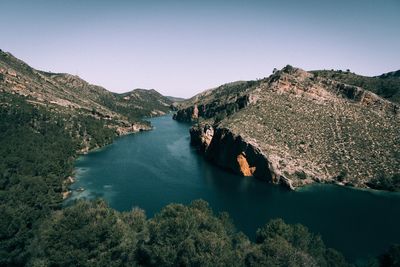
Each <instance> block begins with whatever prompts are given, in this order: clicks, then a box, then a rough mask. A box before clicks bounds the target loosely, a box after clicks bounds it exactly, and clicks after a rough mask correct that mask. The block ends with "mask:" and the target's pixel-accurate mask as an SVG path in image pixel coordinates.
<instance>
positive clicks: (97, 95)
mask: <svg viewBox="0 0 400 267" xmlns="http://www.w3.org/2000/svg"><path fill="white" fill-rule="evenodd" d="M0 92H1V93H10V94H14V95H20V96H23V97H24V98H25V99H26V101H27V102H29V103H31V104H33V105H36V106H42V107H45V108H46V109H47V110H49V111H52V112H55V113H61V114H69V115H71V116H72V117H82V116H89V117H92V118H94V119H96V120H100V121H103V122H104V123H105V124H106V126H107V127H109V128H113V129H115V131H116V132H117V134H125V133H128V132H135V131H137V130H139V129H149V124H148V123H147V122H144V121H142V118H143V117H151V116H156V115H162V114H165V113H167V112H169V110H170V106H171V104H172V101H170V100H169V99H168V98H166V97H164V96H162V95H161V94H159V93H158V92H157V91H155V90H144V89H136V90H133V91H131V92H128V93H124V94H116V93H112V92H109V91H107V90H106V89H105V88H103V87H100V86H97V85H92V84H89V83H87V82H86V81H84V80H82V79H81V78H79V77H78V76H74V75H70V74H65V73H51V72H43V71H39V70H35V69H34V68H32V67H30V66H29V65H27V64H26V63H24V62H23V61H21V60H19V59H17V58H15V57H14V56H13V55H11V54H10V53H6V52H3V51H1V50H0Z"/></svg>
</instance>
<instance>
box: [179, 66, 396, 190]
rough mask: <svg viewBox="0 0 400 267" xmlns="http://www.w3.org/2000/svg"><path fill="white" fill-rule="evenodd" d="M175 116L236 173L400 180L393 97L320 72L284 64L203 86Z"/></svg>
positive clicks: (278, 178) (299, 181)
mask: <svg viewBox="0 0 400 267" xmlns="http://www.w3.org/2000/svg"><path fill="white" fill-rule="evenodd" d="M242 84H243V83H242ZM214 96H215V97H214ZM175 119H177V120H180V121H192V122H198V123H197V124H196V125H195V126H194V127H192V129H191V140H192V143H193V144H194V145H197V146H198V147H199V150H200V151H201V152H202V153H204V154H205V156H206V157H207V158H208V159H210V160H211V161H213V162H215V163H216V164H218V165H220V166H222V167H224V168H227V169H230V170H231V171H234V172H236V173H239V174H242V175H244V176H255V177H258V178H260V179H264V180H266V181H268V182H272V183H283V184H285V185H287V186H288V187H290V188H295V187H298V186H303V185H306V184H310V183H313V182H324V183H339V184H346V185H352V186H357V187H373V188H378V189H387V190H398V189H399V188H400V181H399V180H400V177H399V176H400V174H399V171H398V170H399V169H400V136H399V132H400V108H399V105H397V104H395V103H393V102H390V101H388V100H385V99H383V98H381V97H379V96H377V95H376V94H374V93H372V92H370V91H368V90H364V89H362V88H360V87H357V86H353V85H348V84H345V83H343V82H339V81H337V80H334V79H330V78H325V77H323V75H319V74H315V73H312V72H306V71H303V70H301V69H297V68H293V67H291V66H287V67H285V68H284V69H282V70H281V71H277V72H276V73H274V74H273V75H271V76H270V77H268V78H267V79H264V80H261V81H258V82H257V84H256V85H254V84H252V83H251V84H248V85H247V86H246V84H243V87H242V88H241V90H238V91H235V90H232V91H226V90H224V86H223V87H219V88H217V89H214V90H211V91H206V92H205V93H203V94H200V95H199V96H197V97H195V98H193V99H190V100H188V101H185V102H183V103H181V105H180V110H179V111H178V112H177V115H176V116H175Z"/></svg>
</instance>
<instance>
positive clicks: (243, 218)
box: [71, 116, 400, 260]
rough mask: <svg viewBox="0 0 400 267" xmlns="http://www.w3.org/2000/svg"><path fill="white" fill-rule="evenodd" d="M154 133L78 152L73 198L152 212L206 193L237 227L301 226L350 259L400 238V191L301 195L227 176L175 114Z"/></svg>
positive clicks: (315, 189) (321, 189)
mask: <svg viewBox="0 0 400 267" xmlns="http://www.w3.org/2000/svg"><path fill="white" fill-rule="evenodd" d="M151 122H152V124H153V125H154V126H155V129H154V130H153V131H149V132H142V133H139V134H134V135H129V136H125V137H122V138H119V139H117V140H116V141H115V142H114V143H113V144H112V145H110V146H107V147H105V148H103V149H101V150H99V151H96V152H92V153H89V154H88V155H85V156H82V157H80V158H79V159H78V160H77V162H76V171H77V173H76V178H77V182H76V183H75V184H73V186H72V187H73V188H75V189H76V188H79V187H83V188H84V189H85V191H83V192H80V193H79V192H74V194H73V197H72V198H71V199H76V198H82V197H83V198H96V197H102V198H104V199H106V200H107V202H108V203H109V204H110V205H111V207H113V208H115V209H117V210H120V211H126V210H130V209H131V208H132V207H135V206H138V207H140V208H142V209H145V210H146V213H147V215H148V216H150V217H151V216H152V215H153V214H154V213H155V212H158V211H159V210H160V209H161V208H162V207H163V206H165V205H167V204H169V203H171V202H177V203H189V202H190V201H192V200H194V199H198V198H202V199H204V200H206V201H208V202H209V203H210V205H211V207H212V208H213V209H214V211H216V212H217V211H227V212H229V214H230V216H231V218H232V219H233V222H234V223H235V225H236V227H237V229H238V230H240V231H243V232H244V233H246V234H247V235H248V236H249V237H250V238H254V236H255V231H256V229H257V228H258V227H260V226H262V225H263V224H265V223H266V222H267V221H268V220H270V219H272V218H277V217H280V218H283V219H284V220H285V221H286V222H288V223H302V224H304V225H306V226H307V227H308V228H309V229H310V230H311V231H313V232H315V233H319V234H321V235H322V237H323V240H324V241H325V243H326V244H327V245H328V246H330V247H333V248H335V249H338V250H339V251H341V252H342V253H343V254H345V256H346V257H347V258H348V259H349V260H355V259H360V258H366V257H368V256H375V255H377V254H380V253H381V252H382V251H384V250H385V249H387V248H388V246H389V245H390V244H392V243H400V194H398V193H385V192H374V191H361V190H354V189H351V188H343V187H339V186H334V185H315V186H309V187H306V188H304V189H301V190H299V191H296V192H292V191H287V190H286V189H284V188H282V187H279V186H274V185H269V184H266V183H265V182H261V181H259V180H256V179H254V178H251V177H240V176H236V175H233V174H231V173H227V172H225V171H224V170H221V169H220V168H218V167H215V166H213V165H211V164H210V163H209V162H207V161H205V160H204V159H203V158H202V157H201V156H200V155H198V154H197V153H196V151H195V150H194V149H193V148H192V147H191V146H190V145H189V141H190V140H189V133H188V130H189V126H188V125H187V124H182V123H178V122H176V121H173V120H172V119H171V117H170V116H164V117H159V118H154V119H151Z"/></svg>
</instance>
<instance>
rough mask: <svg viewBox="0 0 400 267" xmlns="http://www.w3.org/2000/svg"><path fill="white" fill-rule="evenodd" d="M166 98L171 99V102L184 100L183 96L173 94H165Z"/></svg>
mask: <svg viewBox="0 0 400 267" xmlns="http://www.w3.org/2000/svg"><path fill="white" fill-rule="evenodd" d="M166 98H168V99H169V100H171V101H172V102H182V101H185V100H186V99H185V98H182V97H175V96H166Z"/></svg>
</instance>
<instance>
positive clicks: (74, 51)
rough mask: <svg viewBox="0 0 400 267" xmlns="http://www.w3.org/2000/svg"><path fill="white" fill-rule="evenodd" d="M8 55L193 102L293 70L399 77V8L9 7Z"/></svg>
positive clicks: (371, 4)
mask: <svg viewBox="0 0 400 267" xmlns="http://www.w3.org/2000/svg"><path fill="white" fill-rule="evenodd" d="M1 4H2V9H3V10H6V12H4V14H2V16H1V17H0V23H1V24H2V25H5V27H4V29H3V30H2V31H3V34H2V37H1V38H0V49H2V50H4V51H7V52H10V53H12V54H13V55H14V56H16V57H17V58H19V59H21V60H23V61H25V62H26V63H27V64H29V65H30V66H32V67H34V68H36V69H40V70H44V71H51V72H63V73H70V74H74V75H78V76H80V77H81V78H82V79H84V80H86V81H88V82H90V83H93V84H97V85H100V86H103V87H105V88H106V89H108V90H110V91H113V92H119V93H122V92H127V91H130V90H132V89H134V88H145V89H155V90H157V91H159V92H160V93H162V94H163V95H170V96H175V97H185V98H188V97H191V96H193V95H195V94H197V93H199V92H201V91H203V90H206V89H209V88H213V87H216V86H218V85H221V84H224V83H227V82H233V81H237V80H252V79H258V78H263V77H267V76H269V75H270V74H271V73H272V69H273V68H278V69H280V68H282V67H284V66H285V65H287V64H290V65H293V66H296V67H300V68H303V69H306V70H315V69H343V70H345V69H350V70H351V71H352V72H355V73H357V74H361V75H367V76H374V75H379V74H382V73H385V72H389V71H394V70H398V69H400V53H399V52H398V47H400V30H399V28H400V27H399V26H400V18H399V17H398V14H399V13H400V2H398V1H396V0H388V1H384V2H377V1H361V0H352V1H344V0H340V1H334V2H328V1H316V0H310V1H304V2H300V1H294V0H289V1H285V3H279V2H278V1H256V0H254V1H239V0H237V1H236V0H234V1H231V2H229V4H227V3H226V2H224V1H219V0H217V1H201V2H197V1H196V2H193V1H185V2H182V1H178V0H175V1H152V4H150V3H149V1H144V0H143V1H142V0H141V1H118V2H111V1H93V0H89V1H85V2H84V3H81V2H79V1H68V2H59V1H46V0H39V1H36V2H33V1H31V2H29V1H9V0H5V1H3V0H1Z"/></svg>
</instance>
